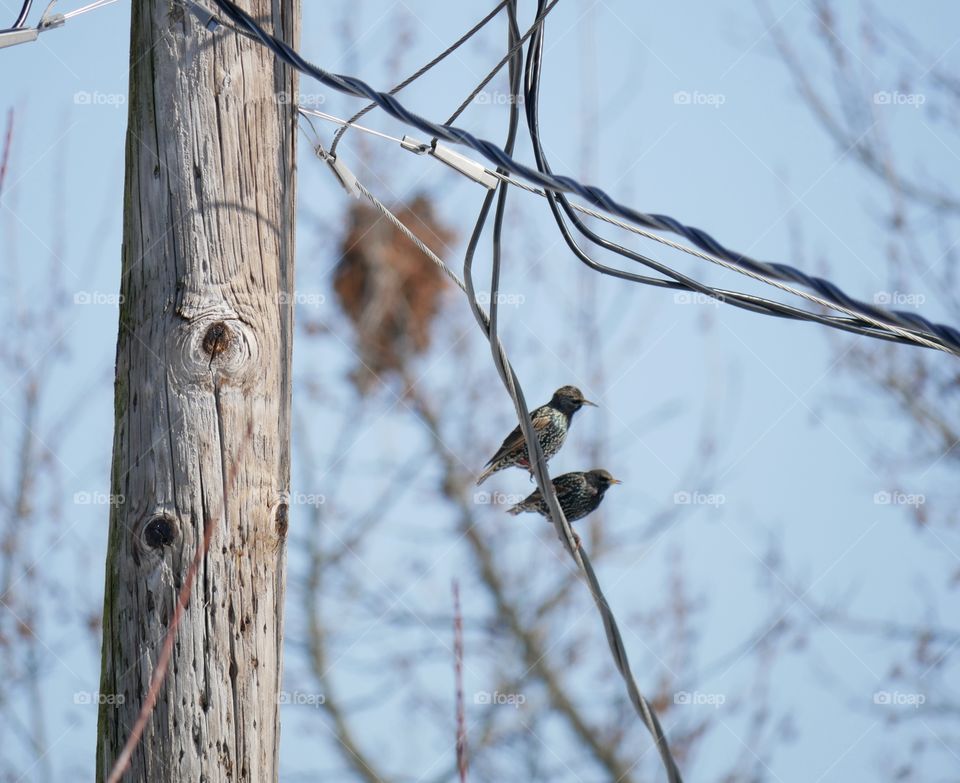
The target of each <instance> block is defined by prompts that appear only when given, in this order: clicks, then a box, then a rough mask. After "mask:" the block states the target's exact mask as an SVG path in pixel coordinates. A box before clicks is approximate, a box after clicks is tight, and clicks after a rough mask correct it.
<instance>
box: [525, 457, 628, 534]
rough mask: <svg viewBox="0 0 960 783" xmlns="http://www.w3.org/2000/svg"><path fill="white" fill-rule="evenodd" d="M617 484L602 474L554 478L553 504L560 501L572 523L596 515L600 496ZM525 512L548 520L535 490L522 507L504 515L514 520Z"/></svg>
mask: <svg viewBox="0 0 960 783" xmlns="http://www.w3.org/2000/svg"><path fill="white" fill-rule="evenodd" d="M621 483H622V482H621V481H619V480H618V479H615V478H614V477H613V476H611V475H610V474H609V473H608V472H607V471H605V470H588V471H587V472H586V473H579V472H577V473H564V474H563V475H562V476H557V477H556V478H555V479H554V480H553V488H554V489H555V490H556V491H557V500H559V501H560V508H562V509H563V515H564V516H565V517H566V518H567V521H568V522H573V521H575V520H577V519H583V518H584V517H585V516H586V515H587V514H590V513H592V512H594V511H596V510H597V506H599V505H600V501H601V500H603V493H604V492H606V491H607V489H609V488H610V486H611V485H612V484H621ZM525 511H536V512H537V513H538V514H542V515H543V516H545V517H546V518H547V519H549V518H550V512H549V511H548V510H547V502H546V501H545V500H544V499H543V495H541V494H540V490H539V489H537V490H534V491H533V492H531V493H530V494H529V495H528V496H527V498H526V500H524V501H523V502H522V503H517V505H515V506H513V507H512V508H509V509H507V512H508V513H510V514H513V515H514V516H516V515H517V514H520V513H523V512H525Z"/></svg>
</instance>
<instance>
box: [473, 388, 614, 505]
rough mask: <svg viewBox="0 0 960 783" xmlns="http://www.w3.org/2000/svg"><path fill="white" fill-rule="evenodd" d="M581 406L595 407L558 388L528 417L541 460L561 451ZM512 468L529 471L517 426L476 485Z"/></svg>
mask: <svg viewBox="0 0 960 783" xmlns="http://www.w3.org/2000/svg"><path fill="white" fill-rule="evenodd" d="M584 405H592V406H593V407H594V408H596V407H597V404H596V403H595V402H590V400H587V399H585V398H584V396H583V392H582V391H580V390H579V389H578V388H577V387H576V386H561V387H560V388H559V389H557V390H556V391H555V392H554V393H553V397H551V398H550V402H548V403H547V404H546V405H541V406H540V407H539V408H537V409H536V410H535V411H534V412H533V413H531V414H530V420H531V421H532V422H533V429H534V431H535V432H536V433H537V434H538V436H539V440H540V448H541V449H543V456H544V459H546V460H549V459H550V457H552V456H553V455H554V454H556V453H557V452H558V451H560V447H561V446H562V445H563V441H564V440H565V439H566V437H567V430H568V429H569V427H570V421H571V420H572V419H573V414H574V413H576V412H577V411H578V410H580V409H581V408H582V407H583V406H584ZM514 465H516V466H517V467H519V468H526V469H527V470H530V457H529V456H528V454H527V444H526V442H525V441H524V440H523V433H522V432H521V431H520V425H517V427H516V428H515V429H514V430H513V432H511V433H510V434H509V435H507V438H506V440H504V442H503V444H502V445H501V446H500V448H499V449H498V450H497V453H496V454H494V455H493V456H492V457H491V458H490V461H489V462H488V463H487V464H486V465H485V466H484V467H485V468H486V470H484V471H483V473H481V474H480V478H478V479H477V485H478V486H479V485H480V484H482V483H483V482H484V481H486V480H487V479H488V478H490V476H492V475H493V474H494V473H496V472H497V471H498V470H503V469H504V468H509V467H513V466H514ZM531 473H532V471H531Z"/></svg>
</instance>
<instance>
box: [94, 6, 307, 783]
mask: <svg viewBox="0 0 960 783" xmlns="http://www.w3.org/2000/svg"><path fill="white" fill-rule="evenodd" d="M132 6H133V19H132V29H131V40H130V51H131V74H130V102H129V120H128V123H129V124H128V132H127V150H126V159H127V166H126V188H125V204H124V212H125V217H124V240H123V251H122V282H121V287H120V291H121V294H122V297H123V302H122V305H121V310H120V328H119V337H118V344H117V366H116V388H115V395H116V429H115V434H114V453H113V476H112V490H111V491H112V492H113V493H115V494H117V495H121V496H122V497H123V498H124V503H123V504H122V505H120V506H116V507H114V508H113V509H112V511H111V517H110V534H109V544H108V546H109V549H108V553H107V567H106V592H105V597H104V624H103V668H102V675H101V686H100V688H101V696H102V698H101V702H102V703H101V707H100V721H99V731H98V743H97V777H98V779H99V780H102V779H103V778H104V777H105V776H106V774H107V773H108V772H109V770H110V768H111V767H112V765H113V762H114V759H116V757H117V754H118V753H119V751H120V749H121V748H122V746H123V743H124V742H125V741H126V739H127V737H128V736H129V733H130V730H131V728H132V726H133V724H134V722H135V721H136V717H137V713H138V711H139V709H140V706H141V704H142V703H143V700H144V696H145V694H146V692H147V689H148V686H149V682H150V677H151V674H152V673H153V670H154V667H155V664H156V659H157V656H158V654H159V651H160V648H161V646H162V644H163V638H164V634H165V631H166V628H167V624H168V623H169V621H170V618H171V616H172V614H173V608H174V605H175V601H176V592H177V590H178V589H179V588H180V587H181V584H182V580H183V578H184V575H185V574H186V571H187V568H188V567H189V564H190V561H191V559H192V558H193V556H194V554H195V552H196V547H197V546H198V545H200V544H201V542H202V539H203V531H204V526H205V525H206V524H207V523H211V524H212V525H213V535H212V540H211V545H210V549H209V551H208V553H207V555H206V557H205V558H204V560H203V563H202V566H201V568H200V570H199V573H198V577H197V583H196V584H195V585H194V588H193V594H192V597H191V599H190V603H189V606H188V608H187V611H186V614H185V615H184V618H183V621H182V623H181V625H180V627H179V629H178V631H177V635H176V644H175V646H174V650H173V657H172V659H171V661H170V667H169V670H168V672H167V675H166V678H165V680H164V682H163V685H162V687H161V689H160V693H159V698H158V701H157V704H156V708H155V709H154V712H153V714H152V716H151V718H150V720H149V722H148V724H147V726H146V730H145V732H144V735H143V738H142V740H141V742H140V743H139V745H138V747H137V749H136V751H135V752H134V754H133V757H132V760H131V765H130V769H129V771H128V772H127V774H126V775H125V777H124V779H125V780H131V781H151V783H153V782H154V781H167V780H169V781H256V782H257V783H261V782H262V781H274V780H276V779H277V759H278V744H279V719H278V702H279V698H278V696H279V690H280V678H281V645H282V638H283V597H284V580H285V556H286V546H285V536H286V525H287V507H286V498H287V490H288V484H289V473H290V378H291V375H290V361H291V340H292V320H293V319H292V309H291V305H290V304H287V303H289V302H292V301H294V298H293V297H291V296H285V297H284V296H281V293H282V292H289V291H291V290H292V286H293V267H294V264H293V254H294V240H293V231H294V199H295V167H294V149H295V139H296V136H295V131H296V124H295V123H296V115H295V109H296V102H295V100H294V98H295V95H296V78H295V76H294V75H293V74H292V73H290V72H289V71H288V70H286V69H284V68H282V67H281V66H279V65H278V64H277V63H276V62H275V60H274V58H273V56H272V55H271V54H269V53H268V52H267V51H266V50H265V49H264V48H263V47H261V46H258V45H257V44H255V43H254V42H252V41H248V40H246V39H243V38H241V37H238V36H236V35H234V34H233V33H230V32H225V31H223V30H221V31H219V32H218V33H217V34H215V35H211V34H210V33H209V32H207V31H206V30H204V29H202V28H201V27H200V26H199V25H198V24H197V22H196V20H195V19H194V18H193V17H191V16H190V15H189V14H187V13H186V12H185V10H184V8H183V6H182V5H180V4H178V3H174V2H171V1H170V0H137V2H134V3H133V4H132ZM244 7H245V8H246V9H247V10H248V11H249V12H250V13H252V14H253V15H254V16H255V17H256V18H257V19H258V20H260V21H261V22H262V23H264V24H265V25H266V26H267V28H268V29H270V28H272V29H273V31H274V32H275V33H276V34H277V35H279V36H281V37H283V38H284V39H285V40H287V41H289V42H291V43H294V44H296V43H297V41H296V37H297V33H298V25H299V12H300V9H299V0H246V2H245V3H244ZM278 96H279V98H278ZM108 696H114V698H107V697H108ZM118 701H122V703H121V704H117V702H118Z"/></svg>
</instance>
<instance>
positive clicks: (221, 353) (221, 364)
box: [168, 312, 262, 388]
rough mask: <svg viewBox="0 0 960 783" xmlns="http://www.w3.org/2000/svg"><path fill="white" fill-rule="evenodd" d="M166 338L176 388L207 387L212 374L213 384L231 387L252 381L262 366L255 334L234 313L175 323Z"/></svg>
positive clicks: (198, 317) (197, 317)
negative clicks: (214, 382) (169, 349)
mask: <svg viewBox="0 0 960 783" xmlns="http://www.w3.org/2000/svg"><path fill="white" fill-rule="evenodd" d="M168 339H169V343H168V344H169V345H170V348H171V356H173V357H175V360H174V361H173V362H172V363H171V367H170V371H171V374H172V380H173V382H174V385H175V386H176V387H177V388H184V387H191V386H193V387H197V386H199V387H201V388H210V385H211V384H212V383H213V379H214V376H215V377H216V382H217V383H222V384H227V385H231V386H244V385H246V384H253V383H255V382H256V380H257V377H258V372H259V371H260V370H261V369H262V368H261V367H260V346H259V344H258V341H257V336H256V334H255V333H254V330H253V329H252V328H251V327H250V326H249V325H247V324H246V323H244V322H243V321H241V320H240V319H239V318H237V317H236V316H235V315H230V314H225V313H223V312H215V313H206V314H203V315H198V316H195V317H193V318H191V319H189V320H187V321H185V322H182V323H180V324H178V325H177V326H176V328H175V329H174V331H173V332H172V333H171V335H170V337H169V338H168Z"/></svg>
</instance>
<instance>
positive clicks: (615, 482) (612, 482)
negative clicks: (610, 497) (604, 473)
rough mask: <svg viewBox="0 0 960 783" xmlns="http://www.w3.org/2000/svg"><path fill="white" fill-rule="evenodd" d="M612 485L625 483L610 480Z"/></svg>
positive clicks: (618, 480)
mask: <svg viewBox="0 0 960 783" xmlns="http://www.w3.org/2000/svg"><path fill="white" fill-rule="evenodd" d="M610 483H611V484H622V483H623V482H622V481H621V480H620V479H610Z"/></svg>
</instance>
